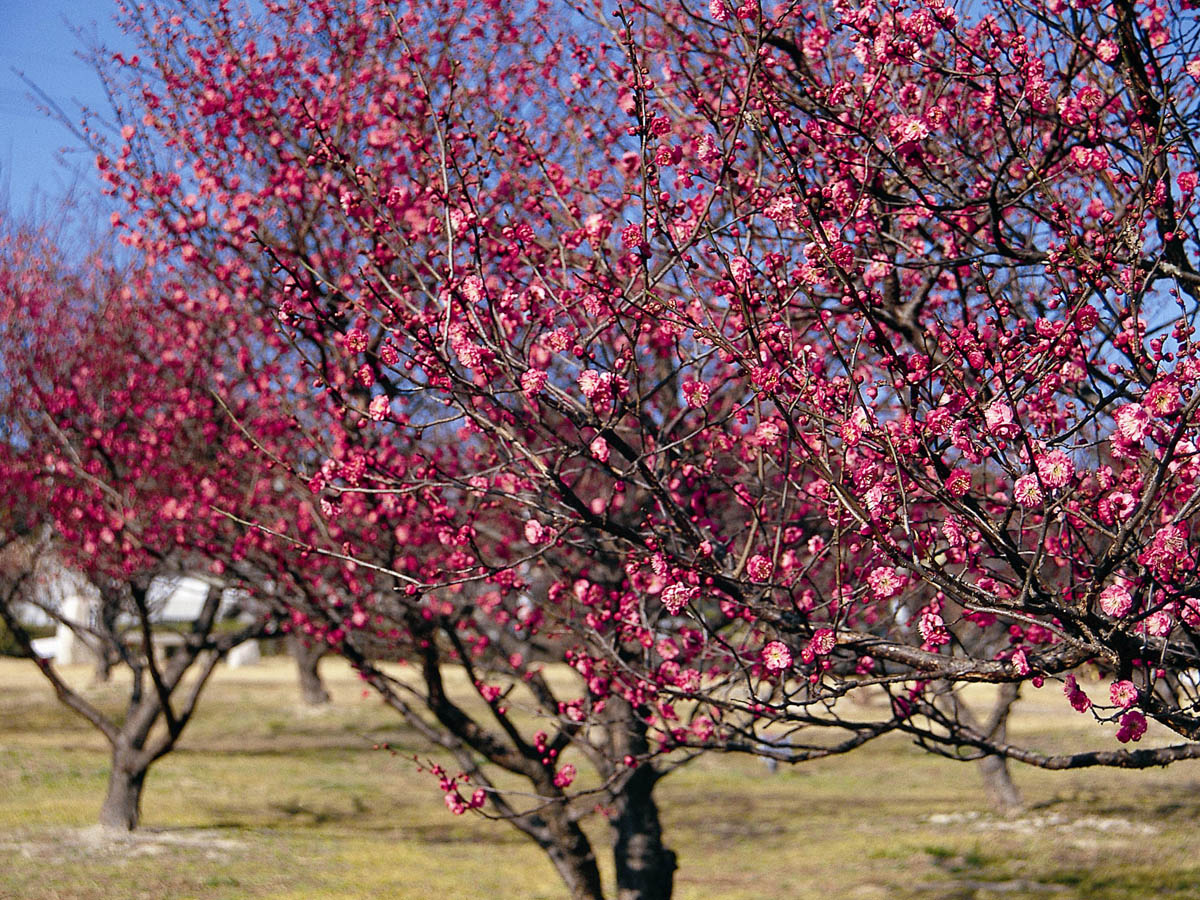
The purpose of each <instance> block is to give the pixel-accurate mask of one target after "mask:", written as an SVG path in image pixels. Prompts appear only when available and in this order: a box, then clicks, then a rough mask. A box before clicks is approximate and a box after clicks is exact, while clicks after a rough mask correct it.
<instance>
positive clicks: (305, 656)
mask: <svg viewBox="0 0 1200 900" xmlns="http://www.w3.org/2000/svg"><path fill="white" fill-rule="evenodd" d="M287 647H288V652H289V653H290V654H291V655H292V658H293V659H294V660H296V670H297V671H298V672H299V674H300V696H301V698H302V699H303V700H304V702H305V703H307V704H309V705H310V706H320V705H321V704H323V703H328V702H329V691H327V690H325V685H324V683H323V682H322V681H321V673H320V671H319V670H318V666H320V664H321V657H323V656H324V655H325V648H324V647H322V646H320V645H319V644H306V643H305V642H304V639H303V638H301V637H300V636H298V635H296V634H289V635H288V636H287Z"/></svg>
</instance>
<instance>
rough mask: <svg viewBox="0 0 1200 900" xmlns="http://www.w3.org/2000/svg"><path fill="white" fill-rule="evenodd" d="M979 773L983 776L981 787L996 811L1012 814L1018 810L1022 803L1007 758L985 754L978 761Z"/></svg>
mask: <svg viewBox="0 0 1200 900" xmlns="http://www.w3.org/2000/svg"><path fill="white" fill-rule="evenodd" d="M979 774H980V775H981V776H982V777H983V789H984V791H986V792H987V796H988V800H989V801H990V802H991V804H992V807H993V808H994V809H995V810H996V812H998V813H1000V814H1001V815H1004V816H1012V815H1015V814H1016V813H1018V812H1020V811H1021V809H1022V808H1023V806H1024V804H1023V802H1022V801H1021V792H1020V791H1018V790H1017V786H1016V784H1015V783H1014V782H1013V780H1012V773H1011V772H1009V770H1008V760H1007V759H1005V758H1004V757H1003V756H985V757H984V758H983V759H981V760H980V761H979Z"/></svg>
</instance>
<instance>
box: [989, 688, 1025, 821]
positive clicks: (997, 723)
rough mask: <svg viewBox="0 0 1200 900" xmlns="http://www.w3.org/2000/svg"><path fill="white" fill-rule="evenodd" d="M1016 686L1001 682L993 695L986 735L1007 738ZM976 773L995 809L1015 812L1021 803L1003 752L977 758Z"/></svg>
mask: <svg viewBox="0 0 1200 900" xmlns="http://www.w3.org/2000/svg"><path fill="white" fill-rule="evenodd" d="M1019 693H1020V687H1019V685H1016V684H1006V685H1002V686H1001V688H1000V694H999V696H998V697H997V698H996V708H995V709H994V710H993V711H992V715H991V717H990V718H989V719H988V721H987V723H986V724H987V727H988V737H989V738H991V739H992V740H995V741H1000V742H1001V743H1003V742H1004V741H1005V740H1007V739H1008V714H1009V713H1010V712H1011V711H1012V705H1013V704H1014V703H1016V701H1017V695H1018V694H1019ZM979 774H980V775H981V776H982V777H983V789H984V790H985V791H986V792H987V795H988V799H989V800H990V801H991V802H992V806H993V807H994V808H995V810H996V812H998V813H1000V814H1001V815H1005V816H1012V815H1016V814H1017V813H1019V812H1020V811H1021V810H1022V809H1023V808H1024V806H1025V804H1024V802H1023V801H1022V800H1021V792H1020V791H1018V790H1017V786H1016V784H1015V783H1014V782H1013V780H1012V773H1011V772H1010V771H1009V768H1008V759H1007V758H1006V757H1003V756H985V757H984V758H983V759H981V760H980V761H979Z"/></svg>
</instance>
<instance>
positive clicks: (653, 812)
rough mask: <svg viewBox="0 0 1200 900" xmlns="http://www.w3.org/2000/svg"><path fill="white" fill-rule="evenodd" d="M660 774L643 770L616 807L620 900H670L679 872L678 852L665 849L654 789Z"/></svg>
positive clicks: (614, 825) (614, 821)
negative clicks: (676, 853)
mask: <svg viewBox="0 0 1200 900" xmlns="http://www.w3.org/2000/svg"><path fill="white" fill-rule="evenodd" d="M657 780H658V774H657V773H656V772H655V771H654V769H653V768H652V767H650V766H648V765H644V766H641V767H640V768H639V769H638V770H637V771H636V772H635V773H634V775H633V777H632V778H631V779H630V780H629V781H628V782H627V783H626V785H625V789H624V790H623V791H621V792H620V793H619V794H618V795H617V798H616V803H615V804H614V807H615V810H616V815H615V816H613V818H612V820H611V823H610V824H611V825H612V829H613V859H614V862H615V863H616V869H617V898H618V900H670V897H671V892H672V891H673V890H674V886H675V869H676V868H677V864H676V856H675V853H674V851H672V850H669V849H667V848H666V847H664V846H663V842H662V824H661V822H660V821H659V818H658V804H656V803H655V802H654V793H653V792H654V785H655V783H656V782H657Z"/></svg>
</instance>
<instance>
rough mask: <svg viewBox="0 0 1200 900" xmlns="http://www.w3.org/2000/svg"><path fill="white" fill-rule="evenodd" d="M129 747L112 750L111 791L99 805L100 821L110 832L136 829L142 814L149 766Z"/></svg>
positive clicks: (109, 777)
mask: <svg viewBox="0 0 1200 900" xmlns="http://www.w3.org/2000/svg"><path fill="white" fill-rule="evenodd" d="M139 755H140V754H138V753H137V752H136V751H134V750H130V749H128V748H117V749H114V750H113V761H112V771H111V773H110V774H109V776H108V793H107V794H106V795H105V797H104V805H103V806H102V807H100V824H101V825H103V826H104V827H105V828H107V829H109V830H111V831H133V830H134V829H135V828H137V827H138V823H139V821H140V820H141V815H142V787H143V786H144V785H145V782H146V771H147V770H148V769H149V765H148V764H146V763H144V762H143V761H142V760H140V759H138V756H139Z"/></svg>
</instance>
